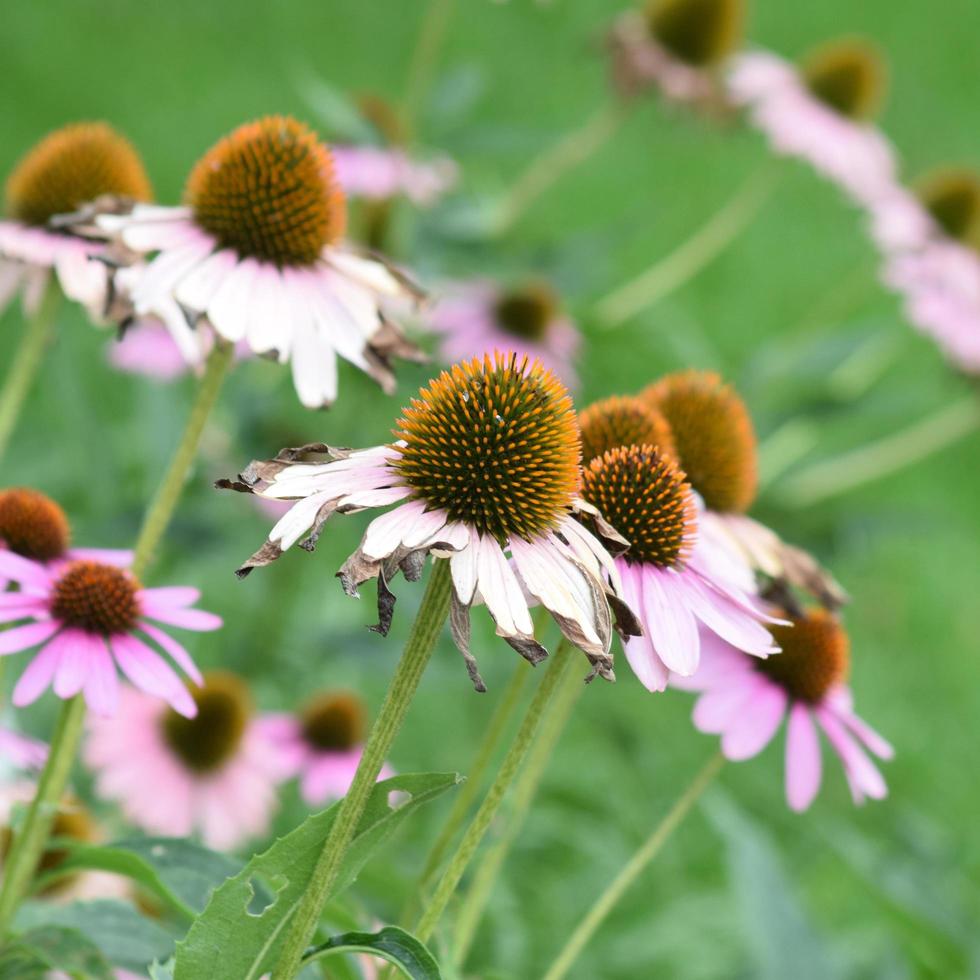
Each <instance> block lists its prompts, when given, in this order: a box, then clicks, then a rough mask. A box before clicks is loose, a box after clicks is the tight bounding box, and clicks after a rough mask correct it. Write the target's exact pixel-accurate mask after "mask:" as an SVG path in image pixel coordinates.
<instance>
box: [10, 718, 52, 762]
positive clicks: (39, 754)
mask: <svg viewBox="0 0 980 980" xmlns="http://www.w3.org/2000/svg"><path fill="white" fill-rule="evenodd" d="M47 757H48V747H47V745H45V744H44V742H40V741H38V740H37V739H36V738H31V737H30V736H29V735H22V734H21V733H20V732H15V731H14V730H13V729H11V728H0V759H3V760H5V761H6V762H9V763H10V764H11V765H12V766H14V768H16V769H40V768H41V767H42V766H43V765H44V762H45V760H46V759H47Z"/></svg>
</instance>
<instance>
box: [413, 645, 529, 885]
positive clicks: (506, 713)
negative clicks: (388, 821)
mask: <svg viewBox="0 0 980 980" xmlns="http://www.w3.org/2000/svg"><path fill="white" fill-rule="evenodd" d="M530 676H531V668H530V667H529V666H528V664H527V663H525V662H524V661H523V660H521V661H519V662H518V664H517V666H516V667H515V668H514V673H513V676H512V677H511V679H510V683H509V684H508V685H507V687H506V689H505V690H504V693H503V695H501V698H500V701H499V702H498V703H497V707H496V708H495V709H494V712H493V715H491V717H490V721H489V722H488V723H487V727H486V731H485V732H484V733H483V739H482V740H481V742H480V745H479V748H478V749H477V752H476V756H475V757H474V759H473V763H472V765H471V766H470V768H469V771H468V772H467V774H466V782H465V783H463V785H462V786H461V787H460V789H459V792H457V794H456V799H455V800H454V801H453V806H452V809H451V810H450V811H449V816H448V817H447V818H446V823H445V824H444V825H443V828H442V830H441V831H440V832H439V836H438V837H437V838H436V840H435V843H434V844H433V845H432V849H431V850H430V851H429V856H428V858H427V859H426V862H425V867H424V868H423V869H422V875H421V877H420V879H419V882H420V885H421V886H422V887H424V886H425V883H426V882H427V881H429V879H430V878H431V877H432V876H433V874H435V872H436V870H437V869H438V867H439V865H440V864H442V860H443V858H444V857H445V856H446V852H447V851H448V850H449V846H450V844H452V842H453V838H454V837H455V836H456V833H457V831H458V830H459V828H460V827H462V826H463V821H464V820H465V819H466V815H467V814H468V813H469V812H470V807H471V806H472V805H473V802H474V801H475V800H476V796H477V793H479V792H480V790H481V788H482V787H483V774H484V773H485V772H486V771H487V767H488V766H489V765H490V762H491V760H492V759H493V755H494V753H495V752H496V750H497V746H498V745H499V744H500V740H501V738H503V736H504V732H505V731H506V730H507V726H508V725H509V724H510V719H511V718H512V717H513V714H514V712H515V711H516V710H517V705H518V704H519V703H520V699H521V694H522V693H523V692H524V688H525V687H526V686H527V681H528V678H529V677H530Z"/></svg>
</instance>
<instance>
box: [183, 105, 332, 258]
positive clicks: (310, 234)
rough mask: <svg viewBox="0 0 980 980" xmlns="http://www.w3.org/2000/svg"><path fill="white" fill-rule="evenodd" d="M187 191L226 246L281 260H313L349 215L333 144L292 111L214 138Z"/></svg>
mask: <svg viewBox="0 0 980 980" xmlns="http://www.w3.org/2000/svg"><path fill="white" fill-rule="evenodd" d="M186 198H187V203H188V204H189V205H190V206H191V208H192V209H193V211H194V220H195V221H196V222H197V224H198V225H199V226H200V227H201V228H203V229H204V231H206V232H208V234H210V235H213V236H214V238H215V239H217V241H218V244H219V245H220V246H222V247H224V248H231V249H234V250H235V251H236V252H238V253H239V255H241V256H247V257H251V258H256V259H260V260H263V261H267V262H274V263H276V264H277V265H279V266H289V265H310V264H312V263H313V262H315V261H316V260H317V258H319V256H320V253H321V251H322V250H323V247H324V246H325V245H329V244H333V243H334V242H336V241H338V240H339V239H340V238H341V237H342V236H343V233H344V228H345V226H346V222H347V206H346V199H345V197H344V193H343V191H342V190H341V188H340V185H339V184H338V183H337V179H336V175H335V173H334V165H333V158H332V157H331V156H330V151H329V150H328V149H327V147H326V146H325V145H324V144H323V143H321V142H320V140H319V139H318V138H317V136H316V134H315V133H314V132H313V131H312V130H311V129H309V128H308V127H306V126H304V125H303V124H302V123H299V122H297V121H296V120H295V119H290V118H288V117H286V116H267V117H265V118H264V119H259V120H258V121H256V122H251V123H246V124H245V125H244V126H239V127H238V129H236V130H235V131H234V132H233V133H231V134H230V135H228V136H226V137H224V138H223V139H222V140H220V141H219V142H218V143H216V144H215V145H214V146H213V147H212V148H211V149H210V150H208V152H207V153H205V154H204V156H203V157H202V158H201V159H200V160H199V161H198V162H197V164H196V165H195V166H194V169H193V170H192V171H191V175H190V177H189V179H188V181H187V191H186Z"/></svg>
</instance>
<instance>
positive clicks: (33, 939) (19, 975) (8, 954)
mask: <svg viewBox="0 0 980 980" xmlns="http://www.w3.org/2000/svg"><path fill="white" fill-rule="evenodd" d="M52 970H60V971H61V972H62V973H67V974H68V976H70V977H72V978H77V980H113V973H112V968H111V967H110V966H109V964H108V962H106V959H105V957H104V956H103V955H102V954H101V953H100V952H99V950H98V948H97V947H96V946H95V945H94V944H93V943H92V942H91V941H90V940H89V939H87V938H86V937H85V936H84V935H83V934H82V933H81V932H79V931H78V930H77V929H65V928H62V927H61V926H42V927H41V928H39V929H31V930H30V931H29V932H24V933H21V935H19V936H15V937H14V938H13V939H11V940H10V941H9V942H8V943H6V944H5V945H4V946H3V947H2V949H0V977H3V980H46V978H47V976H48V975H49V973H50V972H51V971H52Z"/></svg>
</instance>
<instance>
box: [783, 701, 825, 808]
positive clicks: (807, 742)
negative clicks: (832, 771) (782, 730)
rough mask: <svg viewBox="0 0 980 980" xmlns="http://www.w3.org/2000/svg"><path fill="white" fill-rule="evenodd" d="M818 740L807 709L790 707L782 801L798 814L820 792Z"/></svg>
mask: <svg viewBox="0 0 980 980" xmlns="http://www.w3.org/2000/svg"><path fill="white" fill-rule="evenodd" d="M820 770H821V760H820V740H819V738H817V729H816V726H815V725H814V724H813V718H812V716H811V715H810V709H809V708H808V707H807V706H806V705H805V704H799V703H797V704H794V705H793V707H792V708H790V709H789V722H788V723H787V725H786V801H787V803H789V805H790V807H791V809H793V810H796V811H797V812H798V813H799V812H801V811H803V810H805V809H806V808H807V807H808V806H809V805H810V804H811V803H812V802H813V798H814V797H815V796H816V795H817V790H819V789H820Z"/></svg>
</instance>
